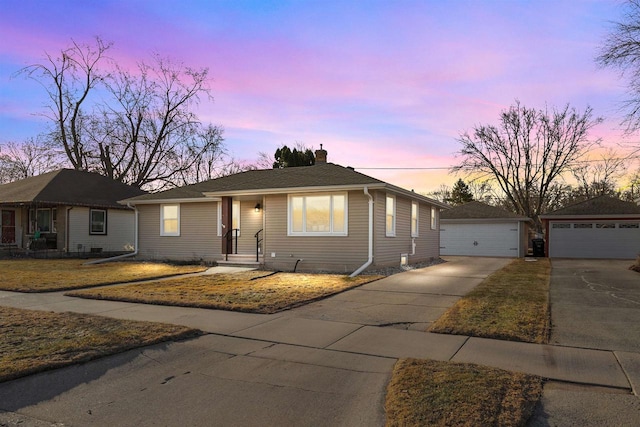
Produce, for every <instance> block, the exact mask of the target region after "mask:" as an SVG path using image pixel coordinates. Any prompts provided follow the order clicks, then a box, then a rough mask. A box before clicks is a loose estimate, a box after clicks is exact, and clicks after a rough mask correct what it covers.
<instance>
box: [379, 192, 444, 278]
mask: <svg viewBox="0 0 640 427" xmlns="http://www.w3.org/2000/svg"><path fill="white" fill-rule="evenodd" d="M374 200H375V210H374V223H375V231H374V258H373V260H374V266H375V267H383V266H397V265H400V256H401V255H402V254H409V255H410V254H411V252H412V239H413V241H414V242H415V244H416V252H415V255H413V256H411V255H410V256H409V263H411V264H413V263H419V262H422V261H427V260H429V259H431V258H436V257H438V256H439V250H440V249H439V248H440V236H439V232H438V230H437V229H436V230H431V205H429V204H426V203H423V202H419V214H418V221H419V223H418V230H419V237H414V238H412V237H411V199H410V198H408V197H402V196H398V195H397V196H396V202H395V203H396V234H395V237H388V236H386V233H385V214H386V193H385V192H383V191H376V192H375V195H374Z"/></svg>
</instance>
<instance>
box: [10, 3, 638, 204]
mask: <svg viewBox="0 0 640 427" xmlns="http://www.w3.org/2000/svg"><path fill="white" fill-rule="evenodd" d="M622 12H623V11H622V9H621V3H620V2H618V1H614V0H611V1H604V0H602V1H597V0H536V1H515V0H514V1H508V0H487V1H479V0H470V1H458V0H452V1H444V0H421V1H412V0H402V1H400V0H397V1H379V0H360V1H355V0H338V1H332V0H322V1H320V0H294V1H283V0H278V1H266V0H256V1H242V0H233V1H231V0H201V1H193V0H181V1H178V0H173V1H168V0H164V1H163V0H145V1H142V0H100V1H84V0H76V1H68V0H67V1H65V0H56V1H47V0H41V1H34V0H0V144H2V143H6V142H8V141H22V140H24V139H26V138H29V137H32V136H36V135H37V134H38V133H40V132H42V131H43V130H44V127H45V124H46V122H45V119H44V118H42V117H40V116H38V115H37V113H38V112H41V111H43V107H42V106H43V104H44V103H45V101H46V98H45V93H44V91H43V89H42V88H41V87H40V86H39V85H38V84H37V83H36V82H34V81H32V80H28V79H25V78H24V77H22V76H15V75H14V74H15V72H16V71H18V70H19V69H20V68H22V67H24V66H26V65H29V64H33V63H35V62H38V61H39V60H40V59H41V58H42V57H43V56H44V53H45V52H50V53H54V54H55V53H57V52H58V51H59V50H60V49H61V48H63V47H66V46H68V45H69V44H70V41H71V39H72V38H73V39H74V40H76V41H78V42H91V41H92V39H93V37H94V36H96V35H97V36H100V37H102V38H103V39H104V40H107V41H112V42H113V43H114V48H113V50H112V51H111V53H110V56H111V57H114V58H115V59H117V60H118V61H119V62H120V63H121V64H134V63H135V62H136V61H140V60H147V59H149V57H150V54H151V53H153V52H157V53H159V54H160V55H163V56H170V57H171V58H173V59H176V60H179V61H182V62H184V63H185V64H187V65H190V66H192V67H208V68H209V69H210V76H211V77H212V82H211V88H212V94H213V96H214V101H213V102H212V103H206V102H205V103H202V104H201V105H200V107H199V109H198V114H199V116H200V118H201V120H203V121H206V122H212V123H214V124H219V125H221V126H223V127H224V128H225V140H226V146H227V149H228V150H229V151H230V153H231V154H232V155H233V157H235V158H236V159H237V160H240V161H245V162H253V161H255V160H256V159H257V157H258V152H260V151H264V152H267V153H273V152H274V151H275V149H276V148H277V147H279V146H281V145H283V144H287V145H289V146H292V145H294V144H295V143H296V141H299V142H301V143H303V144H304V145H307V146H311V147H313V148H316V149H317V148H319V145H320V144H323V145H324V148H325V149H326V150H327V151H328V152H329V161H331V162H333V163H337V164H341V165H344V166H353V167H355V168H356V170H360V171H361V172H363V173H366V174H368V175H371V176H375V177H377V178H380V179H383V180H386V181H388V182H390V183H393V184H396V185H400V186H402V187H405V188H408V189H415V190H416V191H419V192H428V191H432V190H434V189H437V188H438V187H439V186H440V185H441V184H447V185H451V184H452V183H453V182H454V181H455V180H456V179H457V177H456V176H454V175H448V174H447V171H446V170H443V169H431V170H382V169H364V168H444V167H448V166H451V165H453V164H455V162H456V159H455V157H454V153H455V152H456V151H457V150H458V149H459V144H458V143H457V142H456V138H457V137H458V136H459V135H460V133H462V132H464V131H467V130H469V129H471V128H472V127H473V126H474V125H476V124H489V123H497V121H498V116H499V113H500V111H501V110H503V109H506V108H508V107H509V106H510V105H511V104H513V103H514V100H515V99H519V100H520V101H521V102H522V104H524V105H525V106H527V107H536V108H544V107H545V105H548V106H549V107H553V106H558V107H563V106H564V105H565V104H567V103H569V104H571V105H572V106H574V107H576V108H577V109H578V110H580V111H582V110H584V108H585V107H586V106H587V105H590V106H591V107H593V108H594V111H595V114H596V115H598V116H602V117H604V118H605V121H604V122H603V123H602V124H601V125H599V126H598V127H597V128H595V129H594V131H593V133H592V134H593V136H594V137H602V138H603V140H604V141H605V143H607V144H610V145H614V144H617V143H620V142H623V143H625V144H629V143H630V141H629V138H626V139H624V138H623V137H622V132H621V127H620V125H619V123H620V120H621V115H620V113H619V111H618V109H619V106H620V102H621V101H622V100H624V98H625V88H624V84H623V81H621V80H620V79H619V78H618V73H617V72H615V71H614V70H605V69H601V68H599V67H598V66H597V65H596V63H595V61H594V58H595V57H596V56H597V54H598V48H599V46H600V45H601V43H602V40H603V38H604V37H605V35H606V34H607V32H608V31H609V30H610V29H611V26H612V24H611V22H612V21H616V20H620V19H622Z"/></svg>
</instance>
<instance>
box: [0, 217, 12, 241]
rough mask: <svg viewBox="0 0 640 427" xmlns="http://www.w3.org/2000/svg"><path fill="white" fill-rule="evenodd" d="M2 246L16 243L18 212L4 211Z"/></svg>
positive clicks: (0, 234) (1, 233) (1, 232)
mask: <svg viewBox="0 0 640 427" xmlns="http://www.w3.org/2000/svg"><path fill="white" fill-rule="evenodd" d="M0 236H2V244H15V243H16V211H10V210H2V230H1V231H0Z"/></svg>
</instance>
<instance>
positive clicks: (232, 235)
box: [222, 228, 240, 255]
mask: <svg viewBox="0 0 640 427" xmlns="http://www.w3.org/2000/svg"><path fill="white" fill-rule="evenodd" d="M239 232H240V229H239V228H232V229H231V230H229V231H227V232H226V233H224V236H222V237H223V238H224V239H226V240H227V242H229V241H233V240H234V239H235V241H236V247H235V251H233V250H232V253H234V254H237V253H238V233H239ZM225 255H228V254H225Z"/></svg>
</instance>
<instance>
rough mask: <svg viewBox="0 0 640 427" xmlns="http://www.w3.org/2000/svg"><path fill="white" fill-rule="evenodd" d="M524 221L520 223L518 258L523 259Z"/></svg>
mask: <svg viewBox="0 0 640 427" xmlns="http://www.w3.org/2000/svg"><path fill="white" fill-rule="evenodd" d="M523 256H524V254H523V253H522V221H518V258H522V257H523Z"/></svg>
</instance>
